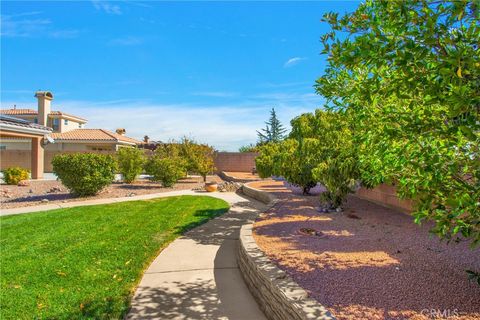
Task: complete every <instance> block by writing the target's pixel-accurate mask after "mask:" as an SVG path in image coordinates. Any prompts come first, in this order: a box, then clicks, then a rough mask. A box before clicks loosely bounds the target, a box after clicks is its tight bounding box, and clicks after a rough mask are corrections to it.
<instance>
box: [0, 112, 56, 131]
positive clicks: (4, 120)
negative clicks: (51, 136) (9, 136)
mask: <svg viewBox="0 0 480 320" xmlns="http://www.w3.org/2000/svg"><path fill="white" fill-rule="evenodd" d="M0 123H1V124H8V125H14V126H17V127H23V128H29V129H39V130H45V131H52V128H49V127H45V126H42V125H39V124H36V123H33V122H30V121H27V120H24V119H18V118H15V117H10V116H7V115H3V114H0Z"/></svg>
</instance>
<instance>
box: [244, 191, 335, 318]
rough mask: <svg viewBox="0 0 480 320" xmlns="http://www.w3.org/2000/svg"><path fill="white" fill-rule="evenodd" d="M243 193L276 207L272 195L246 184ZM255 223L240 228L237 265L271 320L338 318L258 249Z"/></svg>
mask: <svg viewBox="0 0 480 320" xmlns="http://www.w3.org/2000/svg"><path fill="white" fill-rule="evenodd" d="M242 192H243V193H244V194H246V195H248V196H249V197H252V198H254V199H256V200H258V201H261V202H263V203H266V204H268V205H269V206H273V205H274V204H275V203H276V201H277V200H276V199H275V198H274V197H273V196H272V195H271V194H269V193H267V192H264V191H261V190H257V189H255V188H252V187H249V186H248V184H246V185H244V186H243V188H242ZM252 231H253V223H249V224H246V225H243V226H242V228H241V229H240V237H239V238H240V239H239V240H240V245H239V246H238V251H237V263H238V267H239V269H240V272H241V273H242V276H243V278H244V280H245V284H246V285H247V287H248V289H249V290H250V292H251V293H252V295H253V296H254V297H255V299H256V301H257V303H258V305H259V306H260V308H261V309H262V311H263V313H264V314H265V316H266V317H267V318H268V319H270V320H313V319H316V320H334V319H335V317H334V316H333V315H332V314H331V313H330V312H329V311H328V310H327V309H326V308H325V307H324V306H322V305H321V304H320V303H318V302H317V301H316V300H314V299H311V298H309V297H308V294H307V292H306V291H305V290H304V289H302V288H301V287H300V286H299V285H298V284H297V283H296V282H295V281H294V280H293V279H292V278H290V277H289V276H288V275H287V274H286V272H285V271H283V270H281V269H279V268H278V267H277V266H276V265H275V264H274V263H273V262H272V261H271V260H270V259H269V258H268V257H267V256H266V255H265V253H263V251H262V250H261V249H260V248H259V247H258V245H257V243H256V242H255V239H254V238H253V235H252Z"/></svg>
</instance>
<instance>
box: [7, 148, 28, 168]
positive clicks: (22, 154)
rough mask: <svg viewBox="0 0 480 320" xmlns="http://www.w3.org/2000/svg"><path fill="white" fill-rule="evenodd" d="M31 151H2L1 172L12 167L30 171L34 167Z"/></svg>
mask: <svg viewBox="0 0 480 320" xmlns="http://www.w3.org/2000/svg"><path fill="white" fill-rule="evenodd" d="M31 153H32V151H30V150H0V170H4V169H7V168H10V167H22V168H25V169H28V170H30V169H31V166H32V160H31V159H32V158H31Z"/></svg>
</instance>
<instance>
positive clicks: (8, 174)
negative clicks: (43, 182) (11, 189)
mask: <svg viewBox="0 0 480 320" xmlns="http://www.w3.org/2000/svg"><path fill="white" fill-rule="evenodd" d="M2 172H3V180H4V181H5V183H6V184H18V183H19V182H20V181H22V180H27V179H28V173H29V172H30V171H28V170H27V169H23V168H20V167H11V168H7V169H5V170H3V171H2Z"/></svg>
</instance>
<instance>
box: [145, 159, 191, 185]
mask: <svg viewBox="0 0 480 320" xmlns="http://www.w3.org/2000/svg"><path fill="white" fill-rule="evenodd" d="M178 160H179V159H177V158H175V157H168V158H162V157H160V156H159V155H154V156H153V157H151V158H150V159H149V160H148V162H147V164H146V166H145V171H146V172H147V174H149V175H151V176H152V178H151V179H152V180H153V181H160V182H161V183H162V185H163V186H164V187H171V186H173V185H174V184H175V182H177V181H178V179H180V178H181V177H183V176H184V175H185V166H184V165H183V163H182V162H181V161H178Z"/></svg>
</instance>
